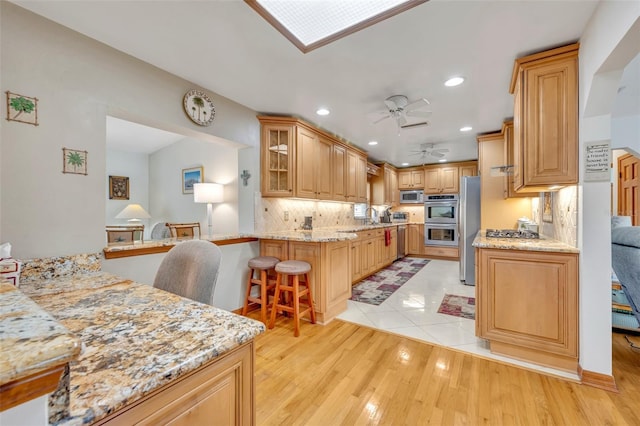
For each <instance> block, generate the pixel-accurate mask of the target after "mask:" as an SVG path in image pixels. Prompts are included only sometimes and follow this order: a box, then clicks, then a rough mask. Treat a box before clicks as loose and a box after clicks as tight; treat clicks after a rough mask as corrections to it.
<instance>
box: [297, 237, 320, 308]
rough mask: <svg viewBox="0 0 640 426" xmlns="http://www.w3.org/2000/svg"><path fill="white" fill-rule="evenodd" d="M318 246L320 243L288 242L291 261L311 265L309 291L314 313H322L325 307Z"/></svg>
mask: <svg viewBox="0 0 640 426" xmlns="http://www.w3.org/2000/svg"><path fill="white" fill-rule="evenodd" d="M320 244H321V243H305V242H301V241H289V256H290V259H293V260H302V261H304V262H307V263H309V264H310V265H311V272H309V279H310V280H311V291H312V293H313V305H314V306H315V311H316V312H318V313H323V312H324V311H325V306H324V304H323V301H324V300H325V296H326V295H325V293H324V291H323V290H324V289H323V286H322V283H321V282H320V279H321V277H322V275H321V273H320V267H321V265H322V262H321V258H320Z"/></svg>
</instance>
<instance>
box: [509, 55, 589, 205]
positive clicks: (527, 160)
mask: <svg viewBox="0 0 640 426" xmlns="http://www.w3.org/2000/svg"><path fill="white" fill-rule="evenodd" d="M578 48H579V44H578V43H575V44H571V45H568V46H563V47H559V48H557V49H552V50H548V51H545V52H541V53H536V54H533V55H529V56H525V57H523V58H519V59H517V60H516V61H515V64H514V69H513V76H512V79H511V87H510V92H511V93H512V94H513V95H514V110H513V114H514V117H513V166H514V167H513V176H514V185H515V190H516V191H518V192H540V191H548V190H549V189H553V188H550V187H553V186H557V185H559V186H563V185H573V184H577V183H578Z"/></svg>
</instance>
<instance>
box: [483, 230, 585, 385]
mask: <svg viewBox="0 0 640 426" xmlns="http://www.w3.org/2000/svg"><path fill="white" fill-rule="evenodd" d="M473 246H474V247H475V248H476V335H477V336H478V337H482V338H484V339H487V340H488V341H489V342H490V346H491V352H493V353H498V354H502V355H505V356H508V357H512V358H517V359H521V360H525V361H529V362H534V363H537V364H540V365H545V366H549V367H553V368H557V369H561V370H565V371H569V372H572V373H577V371H578V256H579V250H578V249H577V248H575V247H573V246H570V245H568V244H565V243H563V242H561V241H557V240H554V239H551V238H546V237H544V236H542V237H541V238H539V239H523V238H490V237H487V236H486V232H485V231H484V230H481V231H479V232H478V235H477V236H476V238H475V240H474V242H473Z"/></svg>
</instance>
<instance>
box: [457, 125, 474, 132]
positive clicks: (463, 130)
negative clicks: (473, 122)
mask: <svg viewBox="0 0 640 426" xmlns="http://www.w3.org/2000/svg"><path fill="white" fill-rule="evenodd" d="M472 129H473V127H471V126H464V127H460V131H461V132H468V131H470V130H472Z"/></svg>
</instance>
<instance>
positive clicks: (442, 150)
mask: <svg viewBox="0 0 640 426" xmlns="http://www.w3.org/2000/svg"><path fill="white" fill-rule="evenodd" d="M433 152H440V153H444V152H449V150H448V149H447V148H439V149H434V150H433Z"/></svg>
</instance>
